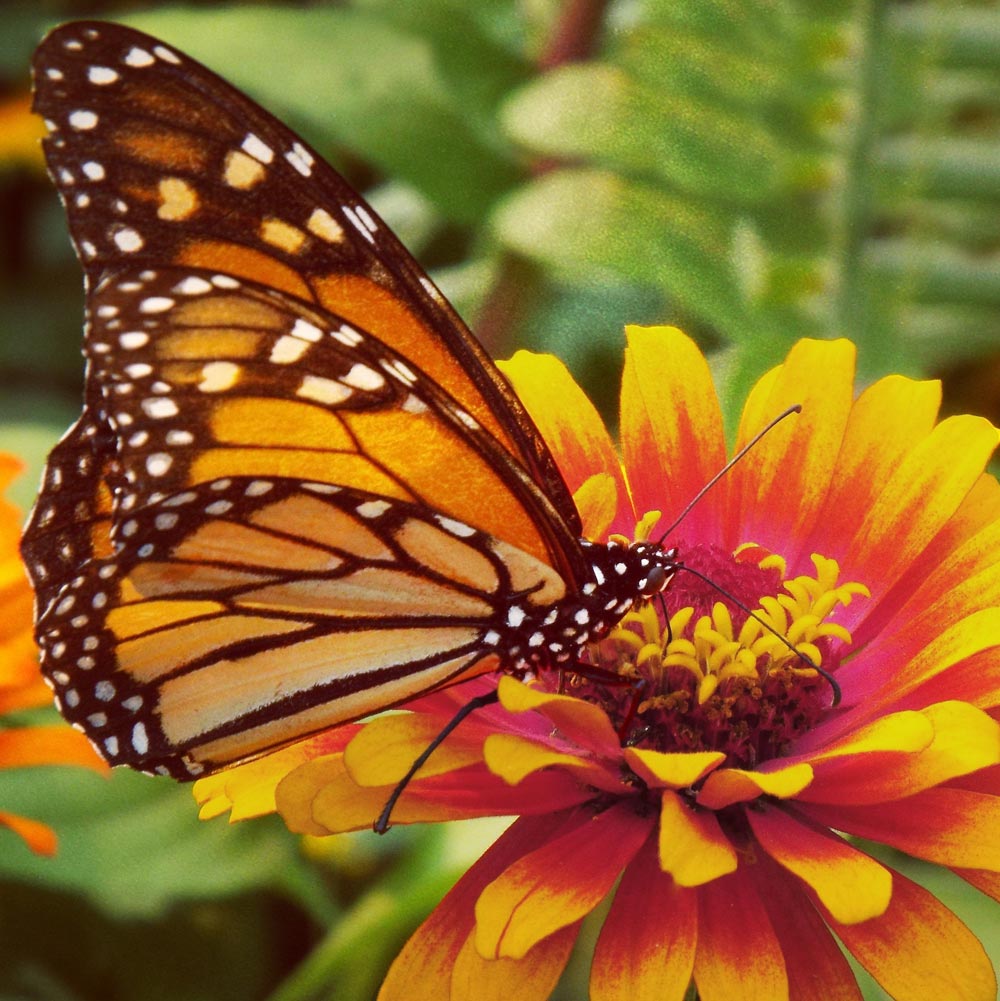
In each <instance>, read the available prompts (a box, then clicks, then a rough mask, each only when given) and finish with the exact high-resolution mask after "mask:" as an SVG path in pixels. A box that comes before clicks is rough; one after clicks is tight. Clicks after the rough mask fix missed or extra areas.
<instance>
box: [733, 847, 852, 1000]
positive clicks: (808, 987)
mask: <svg viewBox="0 0 1000 1001" xmlns="http://www.w3.org/2000/svg"><path fill="white" fill-rule="evenodd" d="M746 872H747V875H748V876H749V877H750V878H751V879H753V881H754V883H755V885H756V887H757V893H758V895H759V896H760V899H761V901H762V902H763V904H764V908H765V909H766V910H767V913H768V916H769V917H770V919H771V924H772V925H773V926H774V930H775V932H776V934H777V936H778V939H779V941H780V942H781V945H782V953H783V955H784V959H785V970H786V972H787V974H788V986H789V996H790V997H791V998H793V999H795V1001H813V999H815V998H822V999H823V1001H863V998H862V994H861V989H860V988H859V987H858V982H857V980H856V979H855V977H854V971H853V970H852V969H851V967H850V964H849V963H848V962H847V959H846V958H845V957H844V953H843V952H842V951H841V949H840V946H839V945H838V944H837V941H836V939H835V938H834V937H833V935H832V934H831V933H830V929H829V928H828V927H827V926H826V924H825V923H824V921H823V919H822V918H821V917H820V915H819V912H818V911H817V910H816V908H815V907H814V906H813V903H812V900H811V899H810V898H809V896H808V894H807V893H806V892H805V891H804V890H803V888H802V884H801V883H800V882H799V881H798V880H797V879H796V878H795V877H794V876H792V875H791V874H789V873H788V872H786V871H785V870H784V869H782V868H781V867H780V866H779V865H778V864H777V863H776V862H775V861H774V860H773V859H771V858H769V857H768V856H767V855H766V854H764V853H763V852H760V853H757V855H756V864H755V865H750V866H747V868H746Z"/></svg>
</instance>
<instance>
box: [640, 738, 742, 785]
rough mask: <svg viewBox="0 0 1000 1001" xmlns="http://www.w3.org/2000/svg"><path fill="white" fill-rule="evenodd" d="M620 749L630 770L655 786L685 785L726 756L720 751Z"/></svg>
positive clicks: (695, 779) (647, 783) (708, 770)
mask: <svg viewBox="0 0 1000 1001" xmlns="http://www.w3.org/2000/svg"><path fill="white" fill-rule="evenodd" d="M622 753H623V755H624V757H625V761H626V763H627V764H628V765H629V767H630V768H631V769H632V771H633V772H635V774H636V775H638V776H639V778H641V779H642V780H643V781H644V782H645V783H646V785H648V786H651V787H652V788H656V789H659V788H663V789H686V788H687V787H688V786H692V785H694V784H695V782H697V781H698V780H699V779H702V778H704V777H705V776H706V775H707V774H708V773H709V772H710V771H712V769H713V768H718V766H719V765H721V764H722V762H723V761H725V760H726V756H725V755H724V754H722V753H721V752H720V751H692V752H676V753H665V752H663V751H647V750H645V749H643V748H640V747H626V748H624V750H623V752H622Z"/></svg>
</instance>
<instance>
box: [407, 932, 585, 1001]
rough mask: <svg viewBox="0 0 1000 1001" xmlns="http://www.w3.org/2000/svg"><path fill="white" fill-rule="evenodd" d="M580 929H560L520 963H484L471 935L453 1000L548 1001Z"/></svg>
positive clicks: (458, 962)
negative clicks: (512, 999) (514, 1000)
mask: <svg viewBox="0 0 1000 1001" xmlns="http://www.w3.org/2000/svg"><path fill="white" fill-rule="evenodd" d="M579 929H580V922H579V921H577V922H576V923H574V924H571V925H567V927H565V928H560V929H559V931H557V932H554V933H553V934H552V935H550V936H549V937H548V938H546V939H543V940H542V941H541V942H539V943H538V944H537V945H536V946H535V947H534V948H533V949H531V950H530V951H529V952H528V954H527V955H525V956H522V957H521V958H520V959H509V958H502V959H483V957H482V956H480V955H479V952H478V950H477V949H476V936H475V934H470V935H469V937H468V938H467V939H466V940H465V945H463V946H462V948H461V950H460V951H459V954H458V956H457V958H456V959H455V968H454V969H453V970H452V973H451V996H452V997H453V998H456V999H460V998H475V1001H511V998H517V1001H548V998H549V997H550V996H551V995H552V991H553V990H554V989H555V986H556V984H557V983H558V982H559V977H560V975H561V974H562V971H563V970H564V969H565V967H566V961H567V960H568V959H569V954H570V953H571V952H572V951H573V945H574V943H575V942H576V936H577V933H578V932H579ZM408 998H409V995H407V999H408Z"/></svg>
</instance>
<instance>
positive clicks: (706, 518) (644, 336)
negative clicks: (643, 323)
mask: <svg viewBox="0 0 1000 1001" xmlns="http://www.w3.org/2000/svg"><path fill="white" fill-rule="evenodd" d="M625 334H626V337H627V338H628V347H627V348H626V350H625V371H624V373H623V375H622V390H621V440H622V455H623V457H624V460H625V468H626V469H627V470H628V476H629V486H630V488H631V490H632V496H633V499H634V505H635V510H636V513H637V514H638V515H640V516H641V515H642V514H644V513H645V512H646V511H652V510H656V511H662V512H663V514H664V516H665V517H666V519H667V523H669V522H670V521H672V520H673V519H674V518H676V517H677V515H679V514H680V513H681V511H682V510H683V509H684V508H685V506H686V505H687V504H688V503H689V502H690V501H691V499H692V498H693V497H694V496H695V494H696V493H697V492H698V491H699V490H700V489H701V488H702V487H703V486H704V485H705V484H706V483H707V482H708V481H709V480H710V479H711V478H712V476H713V475H714V474H715V473H717V472H718V471H719V470H720V469H721V468H722V466H723V465H724V464H725V461H726V446H725V438H724V435H723V430H722V412H721V410H720V408H719V400H718V397H717V395H716V392H715V386H714V384H713V382H712V375H711V372H710V371H709V368H708V363H707V362H706V361H705V358H704V356H703V355H702V353H701V352H700V351H699V350H698V347H697V345H695V343H694V341H692V340H691V339H690V338H689V337H687V336H685V335H684V334H682V333H681V332H680V331H679V330H678V329H677V328H676V327H645V328H644V327H626V328H625ZM718 511H719V505H718V502H717V500H716V498H715V496H714V495H713V494H712V493H709V494H708V495H707V496H706V498H705V499H704V500H703V501H702V502H701V503H699V504H698V506H697V507H695V508H694V510H692V511H691V512H690V513H689V514H688V515H687V516H686V518H685V520H684V536H685V538H687V539H689V540H690V539H700V538H705V537H709V538H710V537H711V536H712V534H713V529H714V526H715V525H716V524H717V522H718ZM665 527H666V525H664V528H665Z"/></svg>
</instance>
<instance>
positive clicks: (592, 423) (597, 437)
mask: <svg viewBox="0 0 1000 1001" xmlns="http://www.w3.org/2000/svg"><path fill="white" fill-rule="evenodd" d="M497 364H498V366H499V368H500V371H501V372H503V374H504V375H505V376H507V378H508V379H510V381H511V383H512V384H513V386H514V389H515V391H516V392H517V395H518V397H520V399H521V402H522V403H523V404H524V406H525V409H526V410H527V411H528V413H529V414H530V415H531V419H532V420H533V421H534V422H535V425H536V426H537V428H538V430H539V431H541V433H542V437H543V438H544V439H545V441H546V443H547V444H548V446H549V449H550V450H551V451H552V454H553V456H555V460H556V463H557V464H558V466H559V470H560V472H561V473H562V475H563V478H564V479H565V480H566V485H567V486H568V487H569V489H570V491H571V492H572V491H575V490H576V489H577V488H578V487H579V486H580V485H581V484H582V483H583V482H584V481H586V480H587V479H589V478H590V477H591V476H593V475H594V474H595V473H606V474H607V475H609V476H610V477H612V479H614V480H615V481H616V483H617V484H618V486H619V496H620V497H625V496H627V494H626V492H625V489H624V482H623V481H622V478H621V465H620V463H619V462H618V454H617V452H616V451H615V446H614V444H613V442H612V441H611V436H610V435H609V434H608V430H607V428H606V427H605V426H604V421H603V420H601V415H600V414H599V413H598V412H597V410H596V408H595V407H594V405H593V404H592V403H591V402H590V400H588V399H587V396H586V394H585V393H584V392H583V390H582V389H580V387H579V386H578V385H577V384H576V382H575V381H574V379H573V376H572V375H570V373H569V370H568V369H567V368H566V366H565V365H564V364H563V363H562V362H561V361H560V360H559V359H558V358H556V357H555V356H554V355H537V354H532V353H531V352H529V351H518V352H517V354H515V355H514V357H513V358H511V359H510V361H501V362H498V363H497Z"/></svg>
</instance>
